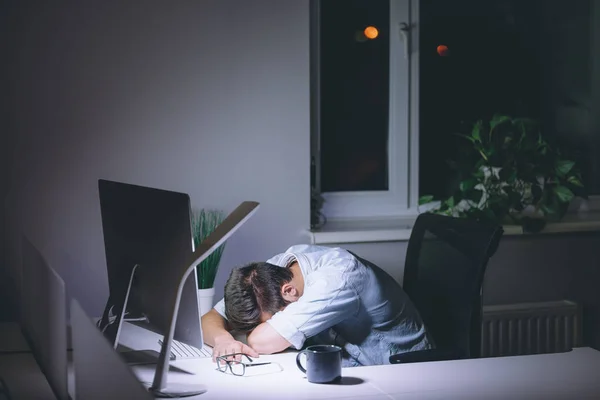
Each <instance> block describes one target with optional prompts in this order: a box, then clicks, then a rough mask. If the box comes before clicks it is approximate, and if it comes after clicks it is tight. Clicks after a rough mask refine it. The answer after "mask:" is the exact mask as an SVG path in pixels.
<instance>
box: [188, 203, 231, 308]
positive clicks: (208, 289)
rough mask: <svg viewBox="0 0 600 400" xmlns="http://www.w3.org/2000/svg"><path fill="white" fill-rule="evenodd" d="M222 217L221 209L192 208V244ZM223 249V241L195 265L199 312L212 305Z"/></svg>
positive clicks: (210, 230) (198, 243)
mask: <svg viewBox="0 0 600 400" xmlns="http://www.w3.org/2000/svg"><path fill="white" fill-rule="evenodd" d="M224 219H225V213H224V212H223V211H221V210H212V209H204V208H203V209H199V210H194V211H193V212H192V236H193V239H194V246H195V247H196V248H197V247H198V245H200V243H202V241H203V240H204V239H205V238H206V237H207V236H208V235H210V234H211V233H212V232H213V231H214V230H215V229H216V227H217V226H219V224H220V223H221V222H223V220H224ZM223 250H225V243H223V244H222V245H221V246H219V247H218V248H217V249H216V250H215V251H214V252H212V254H210V255H209V256H208V257H207V258H206V259H205V260H204V261H202V262H201V263H200V264H199V265H197V266H196V274H197V277H198V301H199V303H200V312H201V314H205V313H206V312H208V311H209V310H210V309H211V308H212V307H213V305H214V304H213V300H214V295H215V289H214V284H215V278H216V276H217V271H218V269H219V264H220V262H221V256H222V255H223Z"/></svg>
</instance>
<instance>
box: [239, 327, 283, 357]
mask: <svg viewBox="0 0 600 400" xmlns="http://www.w3.org/2000/svg"><path fill="white" fill-rule="evenodd" d="M248 345H249V346H250V347H252V348H253V349H254V350H256V351H257V352H259V353H260V354H273V353H278V352H280V351H283V350H285V349H287V348H288V347H290V346H291V345H292V344H291V343H290V342H288V341H287V339H286V338H284V337H283V336H281V335H280V334H279V333H277V331H276V330H275V329H273V327H272V326H271V325H269V324H268V323H266V322H263V323H262V324H260V325H259V326H257V327H256V328H255V329H254V330H253V331H252V332H251V333H250V335H248Z"/></svg>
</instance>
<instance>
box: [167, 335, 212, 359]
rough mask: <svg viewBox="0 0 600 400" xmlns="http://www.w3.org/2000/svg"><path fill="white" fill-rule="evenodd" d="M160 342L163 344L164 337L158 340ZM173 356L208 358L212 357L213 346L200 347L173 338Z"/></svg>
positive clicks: (176, 357)
mask: <svg viewBox="0 0 600 400" xmlns="http://www.w3.org/2000/svg"><path fill="white" fill-rule="evenodd" d="M158 344H159V345H160V346H162V344H163V341H162V339H159V340H158ZM171 356H172V357H175V359H176V360H182V359H192V358H208V357H212V348H211V347H209V346H202V349H198V348H197V347H194V346H190V345H189V344H185V343H181V342H178V341H177V340H173V343H172V344H171Z"/></svg>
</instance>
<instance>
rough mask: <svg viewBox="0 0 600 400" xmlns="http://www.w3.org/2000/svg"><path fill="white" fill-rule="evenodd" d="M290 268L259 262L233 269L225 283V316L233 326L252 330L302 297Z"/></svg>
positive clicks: (235, 328) (242, 329)
mask: <svg viewBox="0 0 600 400" xmlns="http://www.w3.org/2000/svg"><path fill="white" fill-rule="evenodd" d="M293 280H294V274H293V272H292V271H291V270H290V268H282V267H278V266H277V265H273V264H269V263H266V262H257V263H251V264H248V265H246V266H245V267H241V268H235V269H234V270H233V271H231V275H229V279H228V280H227V283H226V284H225V296H224V297H225V316H226V317H227V321H228V322H229V325H230V327H231V328H232V329H234V330H237V331H242V332H249V331H251V330H253V329H254V328H256V327H257V326H258V325H259V324H261V323H262V322H264V321H266V320H267V319H269V318H271V316H272V315H273V314H275V313H277V312H278V311H281V310H282V309H284V308H285V307H286V306H287V305H288V304H290V303H291V302H293V301H296V300H298V297H299V295H300V294H299V293H300V292H299V291H298V290H297V289H296V287H295V285H294V284H293V282H292V281H293Z"/></svg>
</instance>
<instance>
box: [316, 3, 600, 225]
mask: <svg viewBox="0 0 600 400" xmlns="http://www.w3.org/2000/svg"><path fill="white" fill-rule="evenodd" d="M550 3H551V4H550ZM550 3H548V2H546V1H544V0H531V1H522V0H490V1H481V0H457V1H451V2H450V1H447V0H378V1H374V0H320V1H319V0H314V1H313V3H312V6H313V8H312V18H311V21H312V22H311V24H312V25H311V34H312V36H311V52H312V53H311V56H312V61H311V66H312V71H311V76H312V79H311V81H312V88H311V89H312V91H311V94H312V115H313V126H312V132H313V137H312V139H313V140H312V155H313V161H314V163H315V172H314V174H313V181H314V185H315V187H316V188H317V190H320V192H321V193H322V194H323V197H324V199H325V203H324V205H323V209H322V212H323V214H324V215H325V216H326V217H327V218H328V219H352V218H359V219H361V218H370V217H379V218H387V217H403V216H414V215H416V214H417V213H418V207H417V202H418V198H419V197H420V196H421V195H425V194H431V195H434V196H435V197H436V198H438V199H439V198H445V197H447V196H449V195H450V194H451V193H452V192H453V190H455V188H456V186H457V180H456V173H455V172H454V171H453V170H452V169H451V168H450V167H449V164H448V161H449V160H453V161H456V160H460V154H461V153H460V149H461V146H462V145H463V142H460V140H461V139H460V138H458V137H457V136H456V135H453V134H454V133H457V132H461V131H462V132H465V131H466V130H468V129H470V127H471V126H472V123H474V122H475V121H477V120H478V119H488V118H490V117H491V116H492V115H493V114H495V113H506V114H509V115H513V116H520V117H523V116H525V117H530V118H535V119H538V120H539V121H540V122H541V124H542V129H543V130H544V133H545V134H547V135H549V136H554V138H556V139H557V140H558V141H560V142H562V143H563V144H564V145H565V147H564V148H565V149H567V152H569V151H570V154H569V157H570V158H575V160H576V161H577V162H578V164H579V167H580V168H581V170H582V174H583V178H584V180H585V182H584V183H585V185H586V187H587V189H588V192H589V194H592V195H598V194H600V117H598V112H597V110H598V109H599V107H600V73H598V72H599V71H600V53H598V52H597V51H596V50H595V49H596V48H598V44H599V43H600V5H599V4H600V2H597V1H595V0H583V1H580V2H575V3H576V4H575V3H574V2H569V1H568V0H560V1H556V2H550ZM368 27H373V28H376V29H377V33H378V34H377V35H375V36H374V37H373V38H369V37H367V35H368V36H373V35H371V33H369V32H371V31H368V30H367V31H365V29H366V28H368ZM403 28H404V29H403ZM597 199H598V197H596V200H594V203H596V202H597ZM591 204H592V203H590V205H591ZM592 208H596V206H592Z"/></svg>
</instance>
